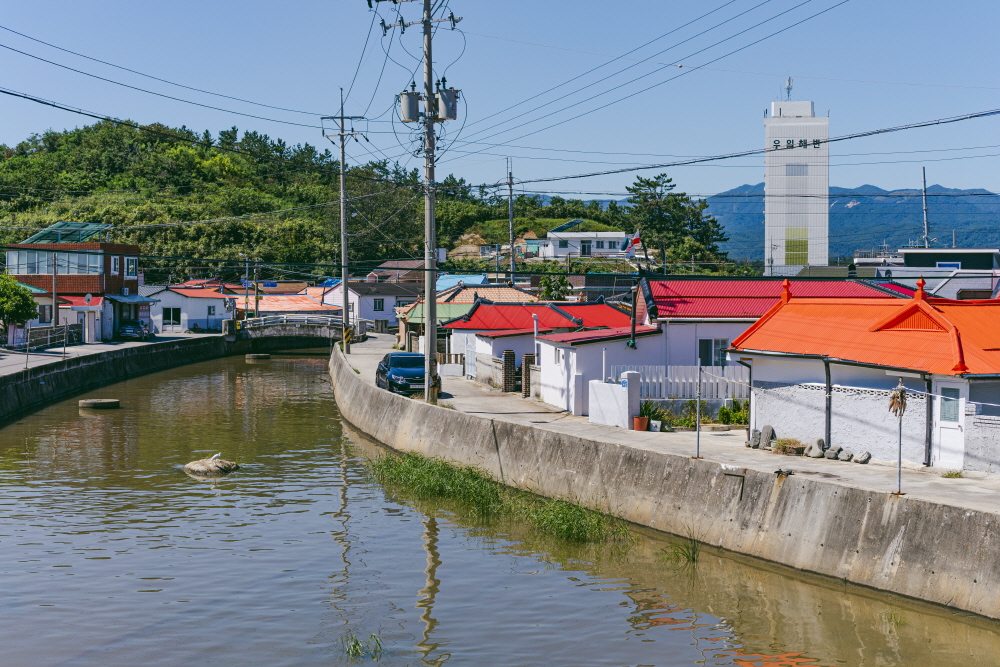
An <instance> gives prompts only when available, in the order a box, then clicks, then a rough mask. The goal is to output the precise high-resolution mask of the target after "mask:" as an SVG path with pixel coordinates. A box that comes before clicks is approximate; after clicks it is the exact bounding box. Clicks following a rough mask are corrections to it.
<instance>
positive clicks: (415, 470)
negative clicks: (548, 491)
mask: <svg viewBox="0 0 1000 667" xmlns="http://www.w3.org/2000/svg"><path fill="white" fill-rule="evenodd" d="M369 467H370V470H371V473H372V476H373V477H374V478H375V479H376V480H377V481H378V482H379V483H380V484H382V485H383V486H385V487H387V488H390V489H393V490H398V491H399V492H402V493H404V494H406V495H409V496H411V497H413V498H415V499H418V500H432V499H447V500H451V501H454V502H456V503H458V504H459V505H461V506H462V507H464V508H466V509H467V510H469V511H471V512H473V513H474V514H476V515H478V516H481V517H495V518H509V519H516V520H522V521H525V522H527V523H530V524H532V525H533V526H534V527H535V528H537V529H538V530H539V531H540V532H542V533H545V534H546V535H549V536H551V537H555V538H558V539H562V540H567V541H572V542H619V543H631V542H632V541H633V539H634V538H633V536H632V533H631V532H630V531H629V529H628V525H627V524H626V523H625V522H624V521H622V520H621V519H617V518H615V517H612V516H608V515H606V514H601V513H600V512H594V511H592V510H588V509H586V508H584V507H581V506H579V505H576V504H574V503H571V502H568V501H566V500H559V499H548V498H541V497H539V496H536V495H534V494H531V493H528V492H526V491H520V490H518V489H512V488H510V487H507V486H505V485H504V484H501V483H500V482H498V481H496V480H495V479H493V478H492V477H491V476H490V475H489V474H487V473H485V472H483V471H482V470H480V469H478V468H474V467H471V466H458V465H452V464H450V463H448V462H447V461H443V460H441V459H434V458H427V457H425V456H421V455H419V454H413V453H404V454H399V455H395V454H388V455H384V456H380V457H379V458H377V459H375V460H374V461H370V462H369Z"/></svg>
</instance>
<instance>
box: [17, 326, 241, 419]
mask: <svg viewBox="0 0 1000 667" xmlns="http://www.w3.org/2000/svg"><path fill="white" fill-rule="evenodd" d="M232 351H234V347H233V343H228V342H226V340H225V338H223V337H222V336H205V337H202V338H186V339H184V340H173V341H166V342H163V343H149V344H147V345H137V346H134V347H123V348H121V349H118V350H110V351H107V352H99V353H97V354H88V355H85V356H82V357H72V358H69V359H66V360H64V361H57V362H54V363H50V364H45V365H44V366H37V367H34V368H28V369H27V370H23V371H19V372H17V373H12V374H10V375H4V376H0V422H3V421H5V420H8V419H10V418H12V417H16V416H18V415H20V414H23V413H24V412H27V411H29V410H31V409H34V408H37V407H39V406H42V405H44V404H46V403H50V402H52V401H56V400H59V399H62V398H65V397H67V396H71V395H73V394H76V393H79V392H81V391H84V390H87V389H92V388H93V387H99V386H101V385H106V384H111V383H113V382H120V381H122V380H126V379H128V378H130V377H135V376H137V375H145V374H146V373H154V372H156V371H162V370H165V369H167V368H171V367H174V366H182V365H184V364H191V363H195V362H198V361H206V360H208V359H215V358H217V357H221V356H225V355H226V354H229V353H230V352H232ZM123 398H124V397H123Z"/></svg>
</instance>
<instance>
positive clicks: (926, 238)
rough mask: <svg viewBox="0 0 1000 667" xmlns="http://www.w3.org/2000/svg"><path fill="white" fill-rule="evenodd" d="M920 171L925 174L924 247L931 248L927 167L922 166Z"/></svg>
mask: <svg viewBox="0 0 1000 667" xmlns="http://www.w3.org/2000/svg"><path fill="white" fill-rule="evenodd" d="M920 172H921V173H922V174H923V177H924V189H923V193H924V247H925V248H930V247H931V241H930V232H929V228H928V226H927V167H921V168H920Z"/></svg>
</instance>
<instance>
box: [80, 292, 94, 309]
mask: <svg viewBox="0 0 1000 667" xmlns="http://www.w3.org/2000/svg"><path fill="white" fill-rule="evenodd" d="M93 300H94V295H93V294H88V295H87V296H85V297H83V302H84V303H85V304H87V305H88V306H89V305H90V302H91V301H93Z"/></svg>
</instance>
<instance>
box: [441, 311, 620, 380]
mask: <svg viewBox="0 0 1000 667" xmlns="http://www.w3.org/2000/svg"><path fill="white" fill-rule="evenodd" d="M630 322H631V318H630V316H629V315H628V314H627V313H624V312H622V311H620V310H618V309H617V308H612V307H611V306H609V305H607V304H605V303H604V302H603V300H598V301H594V302H584V303H581V302H573V303H563V302H552V301H542V302H514V303H511V302H506V303H495V302H492V301H487V300H485V299H479V300H477V301H476V302H475V303H474V304H473V305H472V308H470V309H469V311H468V312H467V313H465V314H463V315H461V316H460V317H456V318H454V319H452V320H448V321H447V322H445V323H444V324H442V330H443V331H448V332H450V334H451V338H450V341H449V346H448V349H449V351H450V352H451V353H452V354H464V355H465V373H466V375H467V376H469V377H473V378H478V377H479V375H481V373H480V372H479V371H480V370H481V369H480V368H479V366H478V365H479V364H484V365H488V364H491V363H493V362H492V361H491V360H492V359H495V358H499V357H500V356H502V354H503V350H512V351H513V352H514V354H515V356H516V358H517V359H518V360H521V359H522V358H523V356H524V355H525V354H532V353H535V351H536V345H535V331H536V330H537V331H538V332H539V333H566V332H570V331H578V330H581V329H608V328H613V327H621V326H628V325H629V323H630ZM484 377H492V374H486V375H484Z"/></svg>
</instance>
